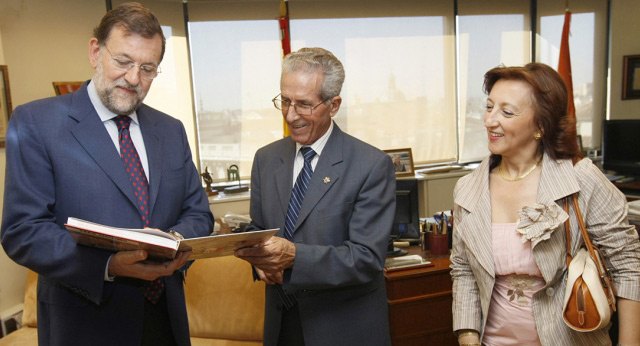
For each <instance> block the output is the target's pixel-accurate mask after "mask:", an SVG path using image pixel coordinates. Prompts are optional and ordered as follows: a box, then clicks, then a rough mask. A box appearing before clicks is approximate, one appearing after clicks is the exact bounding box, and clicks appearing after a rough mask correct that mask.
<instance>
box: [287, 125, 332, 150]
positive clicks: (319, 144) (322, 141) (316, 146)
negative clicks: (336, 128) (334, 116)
mask: <svg viewBox="0 0 640 346" xmlns="http://www.w3.org/2000/svg"><path fill="white" fill-rule="evenodd" d="M332 131H333V120H332V121H331V124H330V125H329V129H328V130H327V132H325V134H324V135H322V137H320V138H318V140H317V141H315V142H313V144H311V145H302V144H300V143H296V155H298V152H299V151H300V148H302V147H305V146H306V147H310V148H311V149H313V151H315V152H316V155H317V156H320V155H321V154H322V150H323V149H324V146H325V145H326V144H327V141H328V140H329V136H331V132H332Z"/></svg>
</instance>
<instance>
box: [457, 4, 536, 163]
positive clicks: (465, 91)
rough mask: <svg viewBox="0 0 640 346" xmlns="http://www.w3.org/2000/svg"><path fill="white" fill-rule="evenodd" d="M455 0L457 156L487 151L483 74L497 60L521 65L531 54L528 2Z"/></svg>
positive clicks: (463, 158)
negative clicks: (456, 28)
mask: <svg viewBox="0 0 640 346" xmlns="http://www.w3.org/2000/svg"><path fill="white" fill-rule="evenodd" d="M503 3H504V1H501V2H497V1H495V2H491V3H488V2H478V1H473V0H460V1H458V17H457V25H458V30H457V37H456V38H457V46H458V93H459V104H458V114H459V116H460V120H459V121H460V139H459V145H460V156H459V161H460V162H471V161H479V160H482V159H483V158H485V157H486V156H487V155H489V150H488V149H487V131H486V129H485V127H484V114H485V105H486V100H487V95H485V94H484V92H483V91H482V85H483V83H484V74H485V73H486V72H487V71H489V70H490V69H492V68H494V67H496V66H498V65H505V66H522V65H524V64H526V63H528V62H530V61H531V59H530V49H529V46H530V45H531V43H530V31H529V20H528V18H529V2H528V1H523V0H519V1H509V3H508V4H503Z"/></svg>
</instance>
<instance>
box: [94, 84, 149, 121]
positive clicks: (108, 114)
mask: <svg viewBox="0 0 640 346" xmlns="http://www.w3.org/2000/svg"><path fill="white" fill-rule="evenodd" d="M87 92H88V93H89V99H90V100H91V104H92V105H93V108H95V110H96V112H97V113H98V116H99V117H100V120H101V121H102V122H103V123H104V122H106V121H109V120H111V119H113V118H115V117H117V116H118V114H116V113H114V112H112V111H110V110H109V109H107V107H105V105H104V103H102V100H101V99H100V96H98V90H97V89H96V85H95V83H94V81H93V79H92V80H91V83H89V85H88V86H87ZM128 115H129V117H130V118H131V120H132V121H133V122H134V123H135V124H138V114H137V113H136V112H135V111H133V113H131V114H128Z"/></svg>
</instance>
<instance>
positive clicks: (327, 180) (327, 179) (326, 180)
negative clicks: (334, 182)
mask: <svg viewBox="0 0 640 346" xmlns="http://www.w3.org/2000/svg"><path fill="white" fill-rule="evenodd" d="M322 181H323V182H324V183H325V184H329V183H330V182H331V179H329V177H324V179H323V180H322Z"/></svg>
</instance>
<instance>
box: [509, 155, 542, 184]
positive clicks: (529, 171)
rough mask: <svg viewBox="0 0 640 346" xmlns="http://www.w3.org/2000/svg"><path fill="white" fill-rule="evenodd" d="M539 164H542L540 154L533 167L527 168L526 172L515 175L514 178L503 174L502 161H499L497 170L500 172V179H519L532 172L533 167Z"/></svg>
mask: <svg viewBox="0 0 640 346" xmlns="http://www.w3.org/2000/svg"><path fill="white" fill-rule="evenodd" d="M541 164H542V156H541V157H540V160H538V162H536V164H535V165H533V167H531V168H529V170H528V171H527V172H526V173H524V174H523V175H520V176H517V177H515V178H511V177H508V176H506V175H505V174H504V172H503V171H502V162H500V166H498V171H499V172H500V176H501V177H502V179H504V180H506V181H519V180H522V179H524V178H526V177H528V176H529V174H531V173H533V171H535V169H536V168H537V167H538V166H539V165H541Z"/></svg>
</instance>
